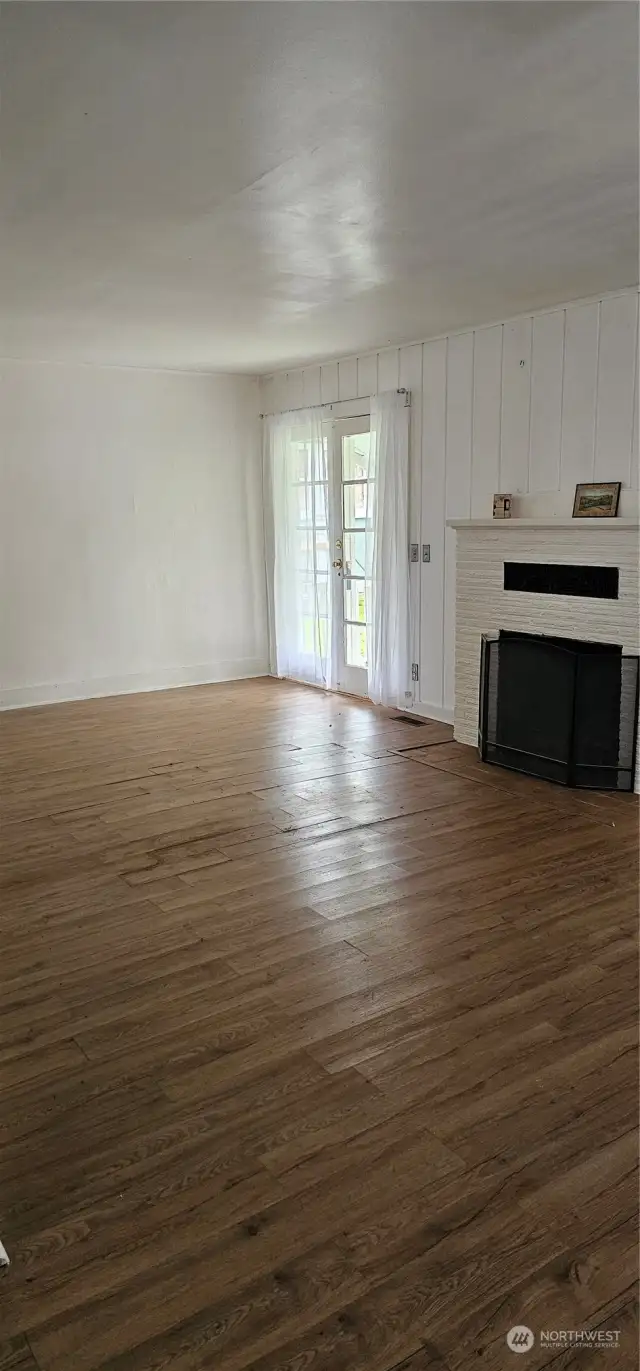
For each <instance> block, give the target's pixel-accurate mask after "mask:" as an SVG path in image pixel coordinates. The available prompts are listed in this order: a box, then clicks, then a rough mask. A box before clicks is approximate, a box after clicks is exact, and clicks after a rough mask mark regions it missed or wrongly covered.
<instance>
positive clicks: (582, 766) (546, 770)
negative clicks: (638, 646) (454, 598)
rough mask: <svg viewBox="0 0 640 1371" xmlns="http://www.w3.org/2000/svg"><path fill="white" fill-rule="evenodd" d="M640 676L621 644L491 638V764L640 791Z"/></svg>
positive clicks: (486, 676)
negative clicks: (639, 767)
mask: <svg viewBox="0 0 640 1371" xmlns="http://www.w3.org/2000/svg"><path fill="white" fill-rule="evenodd" d="M638 674H639V672H638V658H637V657H636V656H632V655H628V654H625V653H623V651H622V648H621V647H619V646H618V645H616V644H613V643H599V642H589V641H584V640H582V639H572V638H560V637H549V636H546V635H542V634H534V633H519V632H514V631H501V632H500V633H497V634H486V635H485V636H484V637H483V639H482V656H481V669H480V717H479V750H480V754H481V756H482V759H483V761H485V762H492V763H495V764H496V765H499V766H504V767H507V768H509V769H510V770H513V771H521V772H525V773H526V774H528V775H531V776H539V777H542V778H544V779H546V780H549V781H556V782H558V783H560V784H562V785H567V786H580V787H585V788H588V789H596V790H623V791H624V790H633V778H634V774H635V752H636V743H637V719H638Z"/></svg>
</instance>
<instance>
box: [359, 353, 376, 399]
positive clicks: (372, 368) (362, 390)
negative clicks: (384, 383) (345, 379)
mask: <svg viewBox="0 0 640 1371" xmlns="http://www.w3.org/2000/svg"><path fill="white" fill-rule="evenodd" d="M377 390H378V354H377V352H372V353H370V354H369V355H368V356H367V357H359V358H358V395H359V396H361V395H362V396H366V395H376V394H377Z"/></svg>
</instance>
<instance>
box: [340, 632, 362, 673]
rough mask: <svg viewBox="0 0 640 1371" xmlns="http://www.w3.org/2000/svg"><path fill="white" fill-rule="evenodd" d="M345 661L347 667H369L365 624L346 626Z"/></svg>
mask: <svg viewBox="0 0 640 1371" xmlns="http://www.w3.org/2000/svg"><path fill="white" fill-rule="evenodd" d="M344 640H345V644H344V646H345V652H344V655H345V661H346V663H347V666H359V667H363V668H364V669H365V670H366V666H367V629H366V626H365V625H364V624H345V626H344Z"/></svg>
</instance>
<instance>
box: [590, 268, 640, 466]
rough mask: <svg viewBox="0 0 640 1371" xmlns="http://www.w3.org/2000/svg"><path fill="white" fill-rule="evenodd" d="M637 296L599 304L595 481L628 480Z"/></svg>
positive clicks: (620, 297) (631, 438) (614, 299)
mask: <svg viewBox="0 0 640 1371" xmlns="http://www.w3.org/2000/svg"><path fill="white" fill-rule="evenodd" d="M637 329H638V297H637V296H635V295H631V294H629V295H616V296H614V297H613V298H612V299H610V300H603V301H602V304H601V306H600V343H599V347H598V400H597V410H596V457H595V465H594V479H595V480H596V481H622V483H623V485H629V483H630V480H631V450H632V446H633V398H634V392H635V373H636V358H635V346H636V334H637Z"/></svg>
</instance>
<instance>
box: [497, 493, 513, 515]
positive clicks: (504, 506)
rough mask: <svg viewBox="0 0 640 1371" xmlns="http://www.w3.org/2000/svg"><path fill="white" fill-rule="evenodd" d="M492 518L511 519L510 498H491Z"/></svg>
mask: <svg viewBox="0 0 640 1371" xmlns="http://www.w3.org/2000/svg"><path fill="white" fill-rule="evenodd" d="M493 517H494V519H510V518H511V496H510V495H505V494H502V495H494V497H493Z"/></svg>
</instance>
